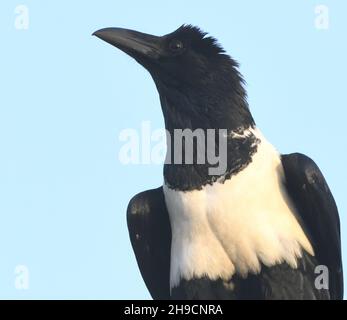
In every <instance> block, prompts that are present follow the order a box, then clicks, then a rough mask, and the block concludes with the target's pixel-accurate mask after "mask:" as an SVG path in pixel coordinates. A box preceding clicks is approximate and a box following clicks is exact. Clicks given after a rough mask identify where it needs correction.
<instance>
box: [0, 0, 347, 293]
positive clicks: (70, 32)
mask: <svg viewBox="0 0 347 320" xmlns="http://www.w3.org/2000/svg"><path fill="white" fill-rule="evenodd" d="M18 4H25V5H27V7H28V8H29V14H30V25H29V29H28V30H16V29H15V27H14V21H15V17H16V15H15V13H14V9H15V7H16V6H17V5H18ZM318 4H325V5H327V6H328V7H329V9H330V28H329V29H328V30H317V29H316V28H315V22H314V21H315V13H314V8H315V6H316V5H318ZM346 15H347V2H346V1H343V0H336V1H333V0H331V1H327V0H324V1H323V0H322V1H321V2H318V0H317V1H314V0H306V1H302V0H290V1H289V0H286V1H275V0H273V1H270V0H267V1H261V3H260V1H250V0H246V1H245V0H243V1H240V0H238V1H230V0H228V1H212V2H208V3H207V2H203V1H189V2H188V1H186V0H185V1H183V0H176V1H162V0H161V1H94V2H93V3H91V2H87V1H73V2H72V1H29V0H24V1H23V2H20V3H18V2H17V1H1V4H0V35H1V49H0V88H1V93H0V147H1V149H0V298H34V299H35V298H58V299H60V298H106V299H108V298H110V299H125V298H139V299H140V298H149V297H150V296H149V294H148V293H147V290H146V288H145V286H144V284H143V282H142V279H141V276H140V274H139V271H138V269H137V265H136V262H135V258H134V255H133V253H132V250H131V247H130V243H129V239H128V234H127V227H126V219H125V212H126V206H127V203H128V201H129V199H130V198H131V197H132V196H133V195H135V194H136V193H138V192H140V191H142V190H146V189H149V188H152V187H157V186H159V185H161V183H162V167H161V165H128V166H125V165H123V164H121V163H120V162H119V160H118V152H119V149H120V147H121V145H122V144H121V142H120V141H119V140H118V135H119V133H120V131H121V130H122V129H124V128H134V129H138V130H139V129H140V127H141V123H142V121H144V120H149V121H151V126H152V128H153V129H157V128H161V127H163V119H162V115H161V111H160V105H159V99H158V95H157V92H156V89H155V86H154V84H153V82H152V80H151V78H150V76H149V74H147V72H146V71H145V70H144V69H142V67H141V66H139V65H137V64H136V63H135V62H134V61H133V60H132V59H130V58H129V57H127V56H126V55H125V54H124V53H122V52H120V51H118V50H116V49H115V48H112V47H111V46H110V45H108V44H106V43H104V42H102V41H101V40H99V39H97V38H95V37H92V36H91V34H92V32H93V31H95V30H97V29H100V28H102V27H108V26H120V27H128V28H131V29H137V30H140V31H143V32H147V33H153V34H157V35H162V34H166V33H169V32H171V31H173V30H175V29H176V28H177V27H179V26H180V25H181V24H183V23H192V24H196V25H198V26H200V27H201V28H203V29H204V30H206V31H208V32H209V33H210V34H212V35H213V36H215V37H216V38H217V39H218V40H219V41H220V43H222V45H223V46H224V47H225V49H226V50H227V52H228V53H229V54H231V55H232V56H233V57H234V58H235V59H237V60H238V61H239V62H240V63H241V67H240V70H241V72H242V73H243V74H244V77H245V78H246V80H247V83H248V85H247V89H248V93H249V102H250V107H251V110H252V112H253V115H254V117H255V119H256V121H257V124H258V126H259V127H260V129H261V130H262V131H263V133H264V134H265V135H266V136H267V138H268V139H269V140H270V141H271V142H272V143H273V144H274V145H275V146H276V147H277V148H278V150H279V151H280V152H282V153H290V152H294V151H299V152H303V153H305V154H307V155H309V156H311V157H312V158H313V159H314V160H315V161H316V162H317V163H318V165H319V166H320V168H321V169H322V171H323V172H324V174H325V176H326V179H327V181H328V183H329V185H330V187H331V189H332V191H333V194H334V195H335V198H336V201H337V204H338V207H339V210H340V216H341V220H342V231H344V230H345V228H346V223H347V221H346V218H345V212H346V210H347V199H346V196H345V195H346V194H345V190H346V186H345V181H346V179H347V176H346V170H345V166H346V157H347V151H346V133H345V131H346V129H345V126H346V121H345V118H346V115H347V112H346V107H347V106H346V78H345V76H346V74H347V64H346V57H347V45H346V41H345V36H346V27H347V19H346ZM342 236H343V244H344V247H346V240H347V239H346V237H345V233H344V232H343V233H342ZM345 256H346V255H345ZM22 264H24V265H26V266H27V267H28V269H29V271H30V280H29V281H30V283H29V289H28V290H16V289H15V286H14V281H15V274H14V269H15V266H16V265H22Z"/></svg>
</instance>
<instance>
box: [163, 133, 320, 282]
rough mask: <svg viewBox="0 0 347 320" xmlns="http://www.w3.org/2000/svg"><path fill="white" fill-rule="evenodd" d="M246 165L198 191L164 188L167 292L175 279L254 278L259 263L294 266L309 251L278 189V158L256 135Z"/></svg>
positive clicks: (281, 178) (280, 174)
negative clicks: (169, 240) (168, 256)
mask: <svg viewBox="0 0 347 320" xmlns="http://www.w3.org/2000/svg"><path fill="white" fill-rule="evenodd" d="M251 131H253V133H254V134H255V135H256V136H257V138H258V139H259V140H260V141H261V142H260V144H259V146H258V150H257V152H256V153H255V154H254V155H253V158H252V162H251V163H250V164H249V165H248V166H247V167H246V168H245V169H244V170H242V171H241V172H239V173H238V174H236V175H234V176H232V177H231V179H229V180H226V181H225V182H224V183H220V182H216V183H214V184H213V185H207V186H204V187H203V189H202V190H195V191H187V192H182V191H175V190H172V189H170V188H168V187H167V186H165V185H164V187H163V190H164V195H165V201H166V205H167V208H168V211H169V216H170V222H171V228H172V246H171V271H170V285H171V288H174V287H177V286H178V285H179V282H180V280H181V279H182V278H183V279H186V280H190V279H192V278H201V277H203V276H208V277H209V278H210V279H211V280H212V279H218V278H221V279H224V280H229V279H230V278H231V277H232V275H233V274H235V273H238V274H239V275H241V276H246V275H247V274H248V272H252V273H258V272H259V271H260V267H261V266H260V263H261V262H262V263H263V264H265V265H267V266H272V265H275V264H277V263H281V262H284V261H285V262H287V263H288V264H289V265H290V266H291V267H293V268H296V267H297V258H298V257H301V255H302V249H304V250H306V251H307V252H308V253H309V254H311V255H313V254H314V253H313V249H312V246H311V244H310V242H309V240H308V239H307V237H306V235H305V233H304V232H303V230H302V228H301V226H300V225H299V223H298V221H297V220H296V217H295V216H296V214H295V208H294V207H293V205H292V203H291V201H290V200H289V198H288V195H287V193H286V191H285V188H284V185H283V183H284V173H283V168H282V164H281V158H280V154H279V153H278V152H277V151H276V149H275V148H274V147H273V146H272V145H271V144H270V143H269V142H268V141H267V140H266V139H265V138H264V137H263V136H262V134H261V133H260V132H259V130H256V129H255V130H253V129H251Z"/></svg>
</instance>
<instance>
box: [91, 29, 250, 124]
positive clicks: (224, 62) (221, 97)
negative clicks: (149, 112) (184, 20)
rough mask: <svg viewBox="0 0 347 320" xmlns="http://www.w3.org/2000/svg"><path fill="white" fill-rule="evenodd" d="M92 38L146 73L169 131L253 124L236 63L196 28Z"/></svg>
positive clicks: (110, 31)
mask: <svg viewBox="0 0 347 320" xmlns="http://www.w3.org/2000/svg"><path fill="white" fill-rule="evenodd" d="M94 35H95V36H97V37H98V38H100V39H102V40H104V41H106V42H108V43H110V44H111V45H113V46H115V47H117V48H119V49H120V50H122V51H124V52H125V53H127V54H128V55H130V56H131V57H133V58H134V59H135V60H136V61H138V62H139V63H140V64H141V65H142V66H143V67H145V68H146V69H147V70H148V71H149V72H150V74H151V75H152V77H153V79H154V81H155V83H156V86H157V88H158V91H159V94H160V98H161V104H162V109H163V113H164V118H165V123H166V126H167V128H168V129H169V130H170V129H176V128H184V129H185V128H191V129H196V128H225V129H231V130H234V129H239V128H242V127H243V128H247V127H249V126H253V125H254V122H253V119H252V116H251V114H250V112H249V109H248V104H247V101H246V92H245V89H244V86H243V79H242V76H241V75H240V73H239V72H238V69H237V68H238V64H237V62H235V61H234V60H233V59H232V58H231V57H230V56H229V55H227V54H226V53H225V51H224V50H223V48H222V47H221V46H220V45H219V44H218V43H217V41H216V39H215V38H212V37H209V36H207V34H206V33H204V32H202V31H201V30H200V29H199V28H197V27H194V26H191V25H183V26H182V27H180V28H179V29H177V30H176V31H174V32H173V33H170V34H167V35H164V36H153V35H149V34H144V33H140V32H137V31H133V30H127V29H121V28H105V29H101V30H98V31H96V32H95V33H94Z"/></svg>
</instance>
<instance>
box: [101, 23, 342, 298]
mask: <svg viewBox="0 0 347 320" xmlns="http://www.w3.org/2000/svg"><path fill="white" fill-rule="evenodd" d="M95 35H96V36H98V37H99V38H101V39H103V40H105V41H106V42H109V43H110V44H112V45H114V46H116V47H118V48H120V49H121V50H123V51H124V52H126V53H127V54H129V55H130V56H132V57H133V58H134V59H136V60H137V61H138V62H139V63H140V64H142V65H143V66H144V67H145V68H146V69H147V70H148V71H149V72H150V74H151V75H152V78H153V80H154V82H155V84H156V86H157V89H158V92H159V96H160V102H161V107H162V112H163V115H164V120H165V126H166V129H167V130H168V132H169V133H173V132H174V130H176V129H191V130H195V129H202V130H203V131H205V132H206V131H207V130H208V129H217V130H218V129H226V130H227V136H228V141H227V155H228V158H227V170H226V173H225V174H223V175H221V176H218V175H209V174H208V167H209V165H208V164H198V163H196V162H194V163H193V164H175V163H172V164H165V166H164V179H165V185H166V186H167V187H169V188H171V189H172V190H176V191H179V192H188V191H194V190H200V189H202V188H203V187H205V186H207V185H213V184H216V183H217V184H224V183H225V181H229V180H230V179H233V177H234V176H235V175H237V174H239V173H240V172H242V171H243V170H244V169H245V168H247V167H248V166H249V164H250V163H252V159H253V157H254V155H255V154H256V153H257V151H258V147H259V144H260V143H261V141H260V140H258V137H257V136H256V135H255V134H252V131H250V133H248V134H247V135H243V133H244V132H245V131H246V130H249V129H254V128H255V122H254V120H253V117H252V115H251V113H250V110H249V107H248V103H247V95H246V90H245V88H244V81H243V78H242V76H241V75H240V73H239V71H238V64H237V62H236V61H235V60H233V59H232V58H231V57H230V56H228V55H227V54H226V53H225V52H224V50H223V49H222V47H221V46H220V45H219V44H218V43H217V41H216V40H215V39H214V38H212V37H209V36H207V34H206V33H204V32H202V31H201V30H200V29H199V28H197V27H193V26H190V25H185V26H182V27H180V28H179V29H178V30H176V31H175V32H173V33H170V34H168V35H165V36H162V37H156V36H152V35H148V34H143V33H139V32H136V31H131V30H125V29H119V28H107V29H102V30H99V31H97V32H96V33H95ZM235 133H236V134H238V133H240V136H239V137H237V138H235V137H234V135H233V134H235ZM216 139H217V138H216ZM173 145H174V144H173V143H171V146H173ZM216 145H217V146H218V143H217V144H216ZM215 151H216V152H217V153H218V151H219V150H218V148H217V149H216V150H215ZM173 152H177V150H172V153H173ZM179 152H183V153H184V151H182V150H179ZM194 159H196V154H195V157H194ZM281 164H282V167H283V173H284V182H283V184H284V188H285V190H286V193H287V194H288V195H289V197H290V199H291V201H292V203H293V204H294V207H295V210H296V215H297V216H296V217H295V218H296V219H297V221H298V222H299V224H300V226H301V228H302V230H304V232H305V235H306V236H307V238H308V240H309V241H310V244H311V245H312V247H313V250H314V253H315V255H314V256H312V255H310V254H309V253H308V252H303V254H302V256H301V257H300V258H299V259H298V261H297V268H293V267H292V266H291V265H289V264H288V263H286V262H285V261H280V262H276V264H274V265H271V266H267V265H264V264H262V266H261V270H260V272H256V273H252V272H250V273H248V275H247V276H246V277H245V276H242V275H240V274H238V273H236V274H234V275H233V276H232V277H231V278H230V279H228V280H227V281H225V279H224V280H222V279H210V278H209V277H208V275H206V276H203V277H199V278H192V279H181V281H180V283H179V285H178V286H175V287H173V288H172V289H171V290H170V262H171V260H172V259H173V258H175V257H172V253H171V252H170V251H171V244H172V228H171V227H172V226H171V222H170V214H169V212H168V208H167V204H166V200H165V194H164V192H163V188H162V187H160V188H158V189H155V190H149V191H146V192H143V193H141V194H139V195H137V196H135V197H134V198H133V199H132V200H131V201H130V203H129V206H128V211H127V218H128V227H129V234H130V239H131V243H132V246H133V249H134V252H135V255H136V259H137V262H138V265H139V268H140V271H141V274H142V276H143V279H144V281H145V283H146V285H147V288H148V290H149V291H150V293H151V295H152V297H153V298H154V299H169V298H173V299H175V298H177V299H342V297H343V276H342V262H341V243H340V225H339V217H338V211H337V207H336V204H335V201H334V198H333V196H332V194H331V192H330V190H329V187H328V185H327V183H326V181H325V179H324V177H323V175H322V173H321V172H320V170H319V168H318V167H317V165H316V164H315V163H314V162H313V161H312V160H311V159H310V158H308V157H307V156H304V155H301V154H291V155H282V157H281ZM259 183H261V181H259ZM281 183H282V182H281ZM170 209H171V210H175V208H170ZM249 223H250V224H251V223H252V221H250V222H249ZM318 265H324V266H327V267H328V270H329V289H321V288H316V286H315V277H316V274H315V269H316V267H317V266H318Z"/></svg>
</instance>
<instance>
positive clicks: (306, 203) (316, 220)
mask: <svg viewBox="0 0 347 320" xmlns="http://www.w3.org/2000/svg"><path fill="white" fill-rule="evenodd" d="M282 164H283V168H284V173H285V178H286V187H287V190H288V192H289V195H290V197H291V198H292V200H293V202H294V204H295V205H296V207H297V209H298V212H299V215H300V217H299V218H300V220H301V222H302V223H303V228H304V230H305V231H306V234H307V235H308V237H309V238H310V240H311V244H312V246H313V249H314V251H315V255H316V258H317V261H318V262H319V264H321V265H325V266H327V267H328V269H329V292H330V297H331V299H342V298H343V273H342V262H341V241H340V220H339V215H338V211H337V207H336V204H335V201H334V198H333V196H332V194H331V192H330V189H329V187H328V185H327V183H326V181H325V179H324V177H323V175H322V173H321V171H320V170H319V168H318V166H317V165H316V164H315V163H314V161H313V160H311V159H310V158H308V157H307V156H305V155H302V154H299V153H295V154H290V155H283V156H282Z"/></svg>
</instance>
